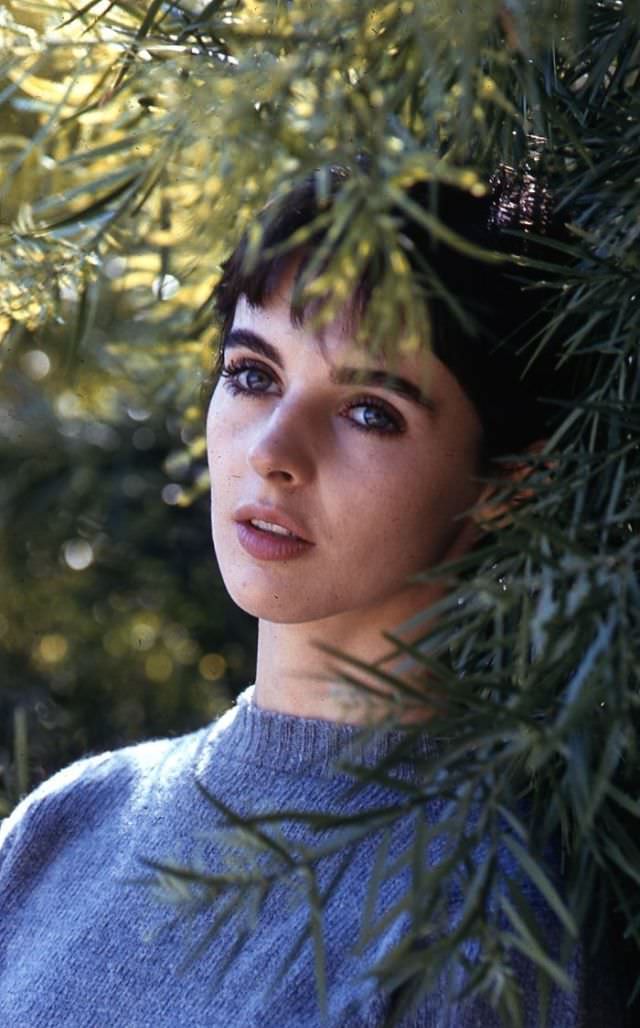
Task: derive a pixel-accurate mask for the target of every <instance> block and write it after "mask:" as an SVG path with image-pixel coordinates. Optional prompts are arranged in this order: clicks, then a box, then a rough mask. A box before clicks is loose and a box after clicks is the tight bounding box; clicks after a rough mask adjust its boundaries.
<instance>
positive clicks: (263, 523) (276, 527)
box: [251, 518, 294, 535]
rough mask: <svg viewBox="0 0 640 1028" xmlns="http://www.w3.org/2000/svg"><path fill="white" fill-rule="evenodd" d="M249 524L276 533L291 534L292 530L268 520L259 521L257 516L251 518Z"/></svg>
mask: <svg viewBox="0 0 640 1028" xmlns="http://www.w3.org/2000/svg"><path fill="white" fill-rule="evenodd" d="M251 524H252V525H255V527H256V528H262V529H263V530H264V531H265V532H276V533H277V534H278V535H293V534H294V533H293V532H289V531H287V529H286V528H283V527H282V525H274V524H272V523H271V522H270V521H260V519H259V518H251Z"/></svg>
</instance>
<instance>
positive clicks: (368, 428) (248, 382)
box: [220, 359, 404, 435]
mask: <svg viewBox="0 0 640 1028" xmlns="http://www.w3.org/2000/svg"><path fill="white" fill-rule="evenodd" d="M245 374H246V378H245V379H244V383H243V382H242V379H241V376H243V375H245ZM220 375H221V377H222V378H223V379H225V380H226V381H225V383H224V387H225V389H228V390H229V392H230V393H231V394H232V396H237V395H238V394H241V395H243V396H247V397H250V396H252V397H256V396H266V395H267V389H268V387H269V385H270V383H271V382H272V381H273V376H272V374H271V372H270V371H269V370H268V368H265V367H263V366H262V365H261V364H257V363H255V362H254V361H248V360H245V359H240V360H237V361H230V362H229V364H227V365H225V367H224V368H222V370H221V372H220ZM256 375H258V383H257V384H256V380H255V376H256ZM260 376H261V377H262V381H263V382H264V383H266V387H265V388H260ZM347 410H348V411H349V412H351V411H354V410H357V411H362V412H363V413H362V420H357V419H356V418H352V417H350V418H347V423H348V424H349V425H352V426H353V428H357V429H359V430H360V431H361V432H377V433H378V434H379V435H396V434H398V433H400V432H404V424H403V422H402V420H401V418H400V417H399V416H398V415H397V414H396V413H395V411H394V410H393V408H391V407H388V406H387V404H386V403H384V402H383V401H382V400H380V399H378V397H376V396H361V397H359V398H358V399H356V400H355V401H351V402H350V404H349V406H348V407H347ZM372 412H373V413H372Z"/></svg>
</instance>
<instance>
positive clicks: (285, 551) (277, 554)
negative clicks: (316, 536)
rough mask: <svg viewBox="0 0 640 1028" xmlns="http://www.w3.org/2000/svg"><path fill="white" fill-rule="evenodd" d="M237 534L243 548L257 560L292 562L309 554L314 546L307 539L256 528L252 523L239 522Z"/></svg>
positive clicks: (237, 523)
mask: <svg viewBox="0 0 640 1028" xmlns="http://www.w3.org/2000/svg"><path fill="white" fill-rule="evenodd" d="M236 533H237V536H238V542H239V543H240V545H241V546H242V548H243V549H244V550H246V551H247V553H249V554H250V555H251V556H252V557H255V558H256V559H257V560H291V559H292V558H293V557H301V556H302V555H303V554H305V553H308V552H309V551H310V550H312V549H313V546H314V544H313V543H308V542H306V540H305V539H298V538H297V537H294V536H287V535H278V534H276V533H275V532H268V531H265V530H264V529H262V528H255V527H254V525H252V524H251V522H250V521H237V522H236Z"/></svg>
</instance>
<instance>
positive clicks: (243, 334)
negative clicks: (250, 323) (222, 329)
mask: <svg viewBox="0 0 640 1028" xmlns="http://www.w3.org/2000/svg"><path fill="white" fill-rule="evenodd" d="M234 346H244V347H246V348H247V350H253V352H254V353H259V354H260V356H261V357H266V358H267V360H270V361H273V363H274V364H275V365H276V366H277V367H278V368H280V369H281V370H282V371H284V364H283V362H282V357H281V356H280V353H279V351H278V350H276V348H275V346H272V345H271V343H268V342H267V340H266V339H263V338H262V336H259V335H258V334H257V333H256V332H252V331H251V330H250V329H248V328H233V329H232V330H231V331H230V332H229V335H228V336H227V338H226V339H225V341H224V350H225V351H226V350H232V349H233V348H234Z"/></svg>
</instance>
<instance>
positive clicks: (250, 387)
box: [220, 359, 272, 396]
mask: <svg viewBox="0 0 640 1028" xmlns="http://www.w3.org/2000/svg"><path fill="white" fill-rule="evenodd" d="M245 373H246V378H245V379H244V384H243V383H242V381H241V376H242V375H244V374H245ZM220 375H221V377H222V378H224V379H226V382H225V383H224V386H225V389H228V390H229V392H230V393H231V394H232V395H236V394H237V393H244V394H245V395H246V396H262V395H263V394H264V393H265V392H266V389H264V388H262V389H261V388H260V381H259V379H260V376H262V380H263V382H266V385H267V387H268V386H269V384H270V383H271V382H272V377H271V374H270V372H269V371H267V369H266V368H263V367H262V366H261V365H260V364H256V363H254V362H253V361H249V360H245V359H241V360H237V361H230V362H229V364H227V365H225V367H224V368H223V369H222V371H221V372H220ZM256 375H257V376H258V382H257V383H256V380H255V376H256Z"/></svg>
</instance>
